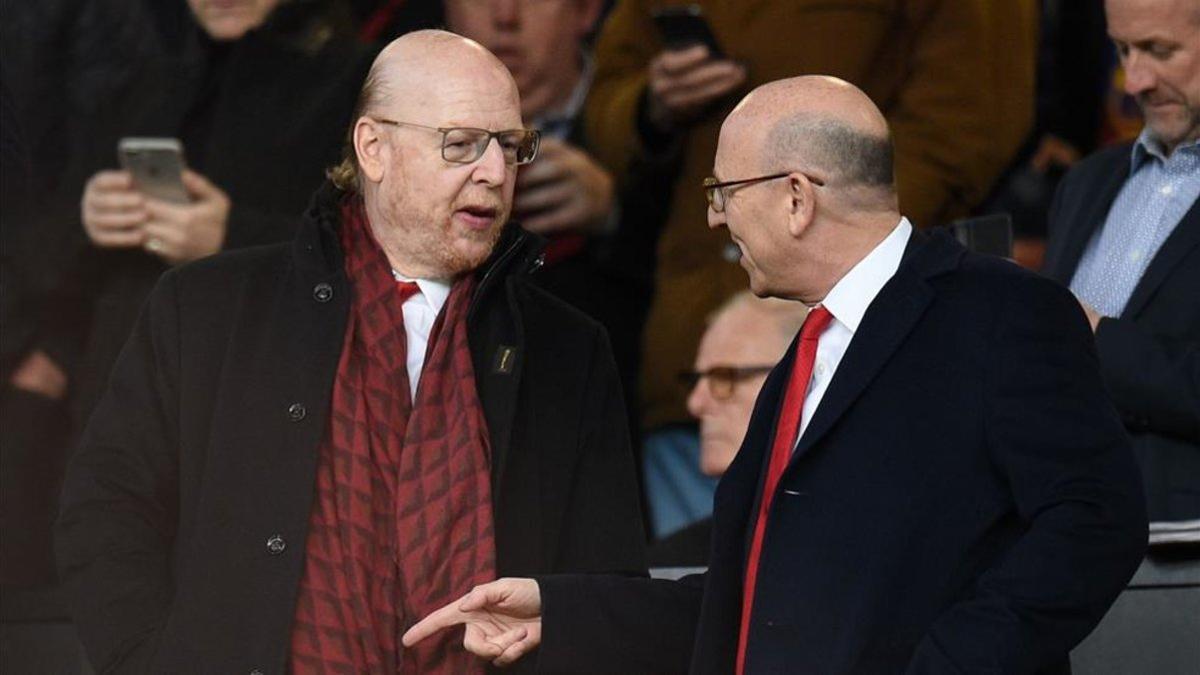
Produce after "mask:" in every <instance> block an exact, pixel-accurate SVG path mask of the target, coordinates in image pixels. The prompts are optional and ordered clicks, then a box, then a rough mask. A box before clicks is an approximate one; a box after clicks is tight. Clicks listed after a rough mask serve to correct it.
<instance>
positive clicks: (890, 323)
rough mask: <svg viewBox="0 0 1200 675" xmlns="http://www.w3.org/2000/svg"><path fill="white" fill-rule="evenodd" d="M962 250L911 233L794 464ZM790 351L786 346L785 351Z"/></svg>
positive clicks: (949, 241)
mask: <svg viewBox="0 0 1200 675" xmlns="http://www.w3.org/2000/svg"><path fill="white" fill-rule="evenodd" d="M965 252H966V249H964V248H963V247H962V246H961V245H960V244H959V243H958V242H956V241H954V239H953V238H952V237H950V236H949V235H946V234H944V233H938V234H934V235H926V234H922V233H920V232H915V231H914V232H913V234H912V236H911V237H910V238H909V241H908V246H907V247H906V248H905V251H904V258H903V259H902V261H901V263H900V268H899V269H898V270H896V274H895V275H894V276H893V277H892V278H891V280H890V281H888V283H887V284H885V285H884V287H883V288H882V289H881V290H880V291H879V295H877V296H876V297H875V300H874V301H873V302H872V303H871V306H870V308H869V309H868V311H867V313H866V315H864V316H863V320H862V323H861V324H860V326H859V329H858V331H856V332H855V334H854V339H853V340H852V341H851V342H850V347H849V348H848V349H847V350H846V354H845V356H843V357H842V361H841V363H840V364H839V365H838V370H837V374H836V375H835V376H834V378H833V380H832V381H831V382H830V383H829V389H828V390H827V391H826V392H825V395H824V396H822V398H821V405H820V406H819V407H818V408H817V410H816V413H815V414H814V415H813V418H812V420H811V421H810V422H809V425H808V427H807V428H806V429H805V430H804V435H803V436H801V438H800V442H799V444H798V445H797V447H796V451H795V452H794V453H793V455H792V463H793V464H794V463H795V461H796V460H797V458H799V457H801V456H802V455H804V454H805V453H806V452H808V451H809V450H810V449H811V448H812V447H813V445H814V444H816V443H817V442H818V441H820V440H821V438H822V437H823V436H824V435H825V434H826V433H827V432H828V431H829V429H830V428H831V427H832V426H833V425H834V423H835V422H837V420H838V419H839V418H841V416H842V415H843V414H845V412H846V410H847V409H848V408H849V407H850V405H851V404H852V403H854V401H855V400H856V399H857V398H858V397H859V395H861V394H862V392H863V390H864V389H866V387H867V385H869V384H870V383H871V380H873V379H874V378H875V375H876V374H877V373H878V372H879V370H880V369H881V368H883V366H884V364H886V363H887V362H888V360H889V359H890V358H891V357H892V354H893V353H895V351H896V349H898V348H899V347H900V345H901V344H902V343H903V342H904V339H905V338H906V337H907V336H908V334H909V332H910V331H911V330H912V328H913V326H915V325H916V324H917V321H918V320H919V319H920V318H921V315H922V314H924V312H925V308H926V307H927V306H928V305H929V303H930V301H932V299H933V289H932V287H931V286H930V285H929V283H928V280H929V279H931V278H933V277H936V276H939V275H941V274H944V273H946V272H949V271H951V270H953V269H954V268H955V267H957V265H958V261H959V259H960V258H961V257H962V255H963V254H964V253H965ZM792 351H794V350H790V351H789V354H790V353H791V352H792Z"/></svg>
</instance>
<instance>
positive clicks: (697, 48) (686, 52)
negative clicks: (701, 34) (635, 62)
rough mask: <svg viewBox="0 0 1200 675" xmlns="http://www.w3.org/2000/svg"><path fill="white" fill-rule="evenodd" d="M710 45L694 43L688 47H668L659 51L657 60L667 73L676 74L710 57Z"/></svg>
mask: <svg viewBox="0 0 1200 675" xmlns="http://www.w3.org/2000/svg"><path fill="white" fill-rule="evenodd" d="M709 56H710V55H709V52H708V47H706V46H705V45H702V44H696V45H692V46H690V47H687V48H686V49H670V48H668V49H666V50H665V51H663V52H661V53H659V55H658V58H657V59H655V61H657V62H658V65H659V67H660V68H661V69H662V71H663V72H664V73H666V74H674V73H677V72H679V71H681V70H687V69H688V68H692V67H693V66H695V65H696V64H699V63H704V62H705V61H707V60H708V59H709Z"/></svg>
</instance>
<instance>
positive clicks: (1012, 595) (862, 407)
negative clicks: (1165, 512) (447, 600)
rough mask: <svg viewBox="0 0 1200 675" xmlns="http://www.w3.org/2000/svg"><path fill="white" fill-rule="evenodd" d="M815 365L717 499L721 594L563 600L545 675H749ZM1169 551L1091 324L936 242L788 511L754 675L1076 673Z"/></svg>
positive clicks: (625, 594) (548, 593)
mask: <svg viewBox="0 0 1200 675" xmlns="http://www.w3.org/2000/svg"><path fill="white" fill-rule="evenodd" d="M793 353H794V350H790V351H789V356H788V357H786V358H785V359H784V360H783V361H782V362H781V363H780V364H779V366H778V367H776V369H775V370H774V372H772V374H771V375H770V376H769V377H768V379H767V381H766V383H765V384H764V386H763V389H762V392H761V394H760V395H759V398H758V402H757V404H756V406H755V410H754V413H753V415H752V418H751V421H750V427H749V429H748V431H747V433H746V438H745V441H744V442H743V444H742V447H741V450H740V451H739V452H738V454H737V457H736V458H735V459H734V461H733V463H732V464H731V465H730V467H729V470H728V471H727V472H726V473H725V475H724V476H723V477H722V479H721V482H720V484H719V486H718V487H717V492H716V498H715V501H714V504H713V532H712V538H713V541H712V549H711V553H710V556H709V569H708V572H707V574H706V575H704V576H694V577H689V578H685V579H684V580H681V581H680V582H666V581H661V580H641V579H618V578H615V577H599V578H582V577H577V576H566V577H553V576H552V577H547V578H543V579H541V591H542V599H543V605H544V617H543V623H544V627H543V642H542V647H541V655H540V656H541V663H542V664H543V665H544V666H546V667H548V668H554V669H555V671H556V672H557V671H560V670H567V669H568V668H571V669H574V670H575V671H576V672H594V673H615V672H621V673H665V672H690V673H693V674H695V675H699V674H702V673H703V674H712V675H717V674H718V673H731V672H733V668H734V658H735V655H736V652H737V647H738V627H739V621H740V617H741V610H742V583H743V578H744V574H745V569H746V559H747V553H748V550H749V539H750V534H751V532H752V531H753V529H754V517H755V516H754V514H756V513H757V510H758V502H759V500H760V499H761V490H762V487H761V486H762V480H763V476H764V474H765V467H766V464H767V461H766V459H767V456H768V454H769V448H771V446H772V442H773V436H774V432H775V426H776V420H777V417H778V414H779V408H780V406H781V405H782V399H783V397H784V391H785V389H786V386H787V379H788V374H789V372H790V369H791V364H792V354H793ZM1145 547H1146V516H1145V506H1144V502H1143V497H1142V493H1141V486H1140V482H1139V478H1138V471H1137V466H1136V464H1135V463H1134V461H1133V456H1132V453H1131V452H1130V449H1129V440H1128V438H1127V437H1126V435H1125V433H1124V430H1123V429H1122V428H1121V423H1120V418H1119V417H1118V416H1117V414H1116V412H1115V411H1114V410H1113V407H1112V404H1111V403H1110V402H1109V401H1108V399H1107V395H1106V394H1105V391H1104V388H1103V385H1102V384H1101V380H1100V372H1099V366H1098V364H1097V362H1096V353H1095V349H1094V348H1093V347H1092V338H1091V334H1090V331H1089V330H1088V326H1087V323H1086V321H1085V320H1084V316H1083V312H1082V310H1081V309H1080V308H1079V305H1078V303H1077V302H1075V300H1074V299H1073V298H1072V297H1071V296H1070V294H1069V293H1068V292H1067V291H1065V290H1064V289H1062V288H1061V287H1059V286H1058V285H1057V284H1054V283H1053V282H1051V281H1048V280H1045V279H1042V278H1039V277H1037V276H1036V275H1034V274H1032V273H1029V272H1025V271H1022V270H1020V269H1019V268H1017V267H1016V266H1015V265H1012V264H1011V263H1007V262H1004V261H1000V260H997V259H994V258H987V257H983V256H978V255H974V254H971V253H967V252H966V251H965V250H964V249H963V248H962V247H961V246H959V245H958V244H957V242H954V241H953V240H952V239H951V238H949V237H947V236H944V235H937V236H932V237H927V236H926V235H921V234H916V235H914V237H913V239H912V240H911V241H910V242H909V245H908V249H907V250H906V253H905V259H904V261H903V262H902V263H901V266H900V269H899V270H898V271H897V272H896V274H895V276H894V277H892V279H891V280H890V281H889V282H888V283H887V284H886V285H885V286H884V287H883V289H882V290H881V291H880V292H879V295H878V296H877V297H876V298H875V300H874V301H873V302H872V303H871V305H870V307H869V308H868V309H867V312H866V314H865V315H864V316H863V319H862V323H861V324H860V325H859V327H858V330H857V331H856V332H855V334H854V338H853V340H852V341H851V342H850V345H849V347H848V348H847V350H846V353H845V355H844V356H843V358H842V361H841V363H840V364H839V365H838V367H837V371H836V372H835V374H834V376H833V379H832V380H831V381H830V383H829V388H828V389H827V390H826V392H825V394H824V396H823V397H822V399H821V402H820V405H819V406H818V407H817V409H816V411H815V413H814V415H813V417H812V421H811V422H810V423H809V426H808V427H807V428H806V429H805V432H804V434H803V436H802V437H801V438H800V440H799V443H798V446H797V448H796V450H795V452H794V454H793V456H792V459H791V462H790V464H789V465H788V467H787V469H786V471H785V473H784V474H783V477H782V479H781V480H780V483H779V491H778V493H777V494H776V496H775V498H774V500H773V501H772V503H771V507H770V517H769V520H768V522H767V526H766V530H765V535H764V539H763V548H762V556H761V558H760V566H759V572H758V581H757V586H756V591H755V597H754V611H753V614H752V620H751V625H750V638H749V641H748V648H747V657H746V672H747V673H752V674H754V675H759V674H762V673H812V674H829V675H835V674H837V675H841V674H847V673H854V674H856V675H894V674H896V673H910V674H911V675H916V674H933V673H945V674H947V675H949V674H950V673H1005V674H1006V675H1015V674H1017V673H1035V672H1061V671H1062V670H1065V669H1067V668H1068V665H1067V662H1066V661H1067V653H1068V651H1069V650H1070V649H1071V648H1072V647H1073V646H1074V645H1075V644H1076V643H1078V642H1079V641H1080V640H1082V639H1083V637H1084V636H1085V635H1087V634H1088V632H1089V631H1090V630H1091V629H1092V628H1093V627H1094V626H1095V625H1096V623H1097V622H1099V620H1100V618H1101V617H1102V616H1103V615H1104V612H1105V611H1106V609H1107V608H1108V606H1109V605H1110V604H1111V603H1112V601H1113V600H1114V599H1115V598H1116V596H1117V594H1118V593H1119V592H1120V591H1121V590H1122V589H1123V588H1124V586H1125V583H1126V582H1127V581H1128V579H1129V578H1130V576H1132V574H1133V572H1134V570H1135V569H1136V568H1137V566H1138V563H1139V562H1140V561H1141V556H1142V552H1143V551H1144V550H1145Z"/></svg>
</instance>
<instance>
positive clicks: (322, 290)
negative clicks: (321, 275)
mask: <svg viewBox="0 0 1200 675" xmlns="http://www.w3.org/2000/svg"><path fill="white" fill-rule="evenodd" d="M313 299H314V300H316V301H317V302H329V301H330V300H332V299H333V286H330V285H329V284H327V283H325V282H324V281H322V282H321V283H319V284H317V285H316V286H313Z"/></svg>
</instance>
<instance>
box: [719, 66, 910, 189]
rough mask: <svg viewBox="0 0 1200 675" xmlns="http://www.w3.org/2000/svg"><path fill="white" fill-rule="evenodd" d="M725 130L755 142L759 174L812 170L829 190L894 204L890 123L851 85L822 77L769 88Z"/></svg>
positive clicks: (744, 105)
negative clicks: (869, 194)
mask: <svg viewBox="0 0 1200 675" xmlns="http://www.w3.org/2000/svg"><path fill="white" fill-rule="evenodd" d="M726 124H728V125H734V126H735V127H743V128H745V130H746V131H748V132H749V133H751V134H752V135H753V136H754V137H755V139H756V140H757V143H755V144H754V145H753V146H752V147H753V148H754V150H755V151H756V152H757V153H758V158H759V162H760V164H761V166H762V169H763V171H764V172H767V173H774V172H777V171H788V170H793V169H809V170H811V171H813V173H815V174H817V175H819V176H820V177H821V178H822V179H823V180H824V181H825V182H826V184H827V185H829V186H830V187H835V188H839V189H854V194H855V195H857V196H860V197H861V196H862V195H861V194H859V193H860V192H861V189H867V190H869V191H873V192H874V193H875V196H876V197H877V198H883V199H886V200H889V201H890V200H893V199H894V191H895V186H894V179H893V176H892V144H891V139H890V137H889V134H888V128H887V121H886V120H885V119H884V117H883V114H882V113H881V112H880V111H879V108H877V107H876V106H875V104H874V103H873V102H872V101H871V99H870V98H868V97H867V95H866V94H864V93H863V92H862V90H860V89H859V88H858V87H855V86H854V85H852V84H850V83H849V82H846V81H844V80H839V79H837V78H834V77H827V76H823V75H809V76H804V77H794V78H790V79H786V80H778V81H775V82H770V83H768V84H765V85H763V86H761V87H759V88H757V89H755V90H754V91H752V92H750V94H749V95H748V96H746V98H745V99H743V100H742V102H741V104H739V105H738V107H737V108H735V109H734V110H733V112H732V113H731V114H730V115H729V118H728V119H727V120H726Z"/></svg>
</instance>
